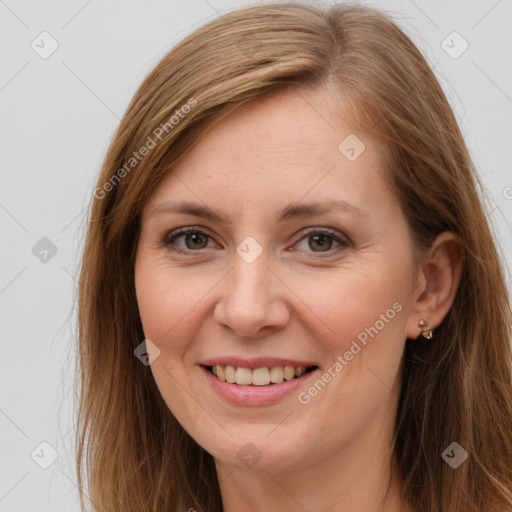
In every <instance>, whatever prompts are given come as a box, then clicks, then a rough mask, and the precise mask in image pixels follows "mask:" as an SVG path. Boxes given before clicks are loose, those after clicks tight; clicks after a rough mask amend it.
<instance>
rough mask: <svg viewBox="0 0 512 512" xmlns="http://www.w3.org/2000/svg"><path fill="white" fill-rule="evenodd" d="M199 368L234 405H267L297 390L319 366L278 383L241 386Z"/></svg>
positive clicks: (212, 384)
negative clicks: (295, 377)
mask: <svg viewBox="0 0 512 512" xmlns="http://www.w3.org/2000/svg"><path fill="white" fill-rule="evenodd" d="M201 369H202V370H203V373H204V374H205V375H206V378H207V379H208V381H209V383H210V384H211V386H212V387H213V389H214V390H215V391H216V392H217V393H218V394H219V395H221V396H222V397H223V398H225V399H227V400H229V401H231V402H233V403H235V404H236V405H269V404H273V403H276V402H279V400H282V399H283V398H285V397H286V396H288V395H290V394H292V393H293V392H294V391H297V390H298V388H299V387H301V386H302V385H304V384H305V383H306V382H308V381H309V379H310V378H311V377H312V376H313V375H316V373H317V372H318V370H319V368H316V369H315V370H313V371H311V372H308V373H305V374H304V375H302V376H301V377H299V378H298V379H293V380H289V381H283V382H281V383H279V384H269V385H268V386H254V385H251V386H249V385H248V386H241V385H239V384H231V383H230V382H224V381H222V380H220V379H219V378H217V377H215V375H213V374H212V373H210V371H209V370H207V369H206V368H205V367H204V366H201Z"/></svg>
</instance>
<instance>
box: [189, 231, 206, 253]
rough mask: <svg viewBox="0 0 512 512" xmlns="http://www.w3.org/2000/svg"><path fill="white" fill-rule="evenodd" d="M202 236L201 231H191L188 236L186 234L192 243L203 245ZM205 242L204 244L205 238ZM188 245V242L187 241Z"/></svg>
mask: <svg viewBox="0 0 512 512" xmlns="http://www.w3.org/2000/svg"><path fill="white" fill-rule="evenodd" d="M201 237H202V235H201V234H199V233H189V234H188V235H187V236H186V240H187V242H188V241H190V240H191V241H192V244H199V245H201ZM203 244H204V240H203ZM187 245H188V243H187ZM193 248H195V249H197V248H198V247H193ZM201 248H202V247H199V249H201Z"/></svg>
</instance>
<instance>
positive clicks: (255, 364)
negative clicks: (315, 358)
mask: <svg viewBox="0 0 512 512" xmlns="http://www.w3.org/2000/svg"><path fill="white" fill-rule="evenodd" d="M199 364H200V365H202V366H214V365H216V364H220V365H221V366H227V365H231V366H242V367H243V368H250V369H251V370H255V369H256V368H262V367H264V366H267V367H268V368H272V367H273V366H294V367H295V368H296V367H297V366H305V367H306V368H307V367H308V366H319V365H318V364H317V363H315V362H312V361H298V360H295V359H279V358H275V357H256V358H254V359H243V358H241V357H230V356H226V357H218V358H215V359H208V360H206V361H202V362H200V363H199Z"/></svg>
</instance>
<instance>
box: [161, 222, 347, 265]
mask: <svg viewBox="0 0 512 512" xmlns="http://www.w3.org/2000/svg"><path fill="white" fill-rule="evenodd" d="M189 233H195V234H200V235H203V236H206V237H209V238H210V239H211V238H212V237H211V235H209V234H208V233H205V232H204V231H201V230H199V229H197V228H194V227H187V228H179V229H176V230H175V231H171V232H170V233H168V234H166V235H165V236H164V237H163V238H162V239H161V245H162V246H163V247H167V248H168V249H170V250H171V251H173V252H176V253H179V254H185V255H191V254H194V255H195V254H197V253H200V252H201V251H202V250H203V249H197V250H191V249H187V250H185V249H181V248H180V247H176V246H175V245H173V244H172V242H174V241H175V240H176V239H178V238H180V237H181V236H183V235H186V234H189ZM312 235H326V236H328V237H330V238H332V239H333V240H334V241H336V242H338V243H339V244H340V247H337V248H335V249H330V250H328V251H325V252H312V253H313V254H318V255H322V254H326V256H320V257H321V258H322V257H327V256H331V255H332V254H333V253H336V252H338V250H339V249H343V248H347V247H352V242H351V241H350V240H349V239H348V238H347V237H345V236H339V234H338V232H337V231H335V230H331V229H326V228H323V229H316V230H311V231H309V232H307V233H305V234H304V236H302V238H299V240H297V242H296V243H298V242H300V241H302V240H303V239H305V238H307V237H309V236H312Z"/></svg>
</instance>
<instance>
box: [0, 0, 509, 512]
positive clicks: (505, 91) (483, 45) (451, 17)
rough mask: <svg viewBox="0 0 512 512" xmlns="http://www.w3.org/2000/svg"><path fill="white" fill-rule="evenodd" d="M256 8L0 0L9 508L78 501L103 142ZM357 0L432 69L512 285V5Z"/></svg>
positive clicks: (2, 413) (0, 301) (1, 422)
mask: <svg viewBox="0 0 512 512" xmlns="http://www.w3.org/2000/svg"><path fill="white" fill-rule="evenodd" d="M248 4H249V2H247V1H244V0H238V1H237V0H188V1H187V2H182V1H178V0H171V1H162V0H149V1H148V2H142V1H141V0H139V1H134V0H129V1H124V2H123V1H121V0H109V1H108V2H105V1H103V2H100V0H89V1H84V0H72V1H67V2H64V1H63V0H61V1H58V0H53V1H46V2H36V1H34V0H31V1H28V2H27V1H25V2H22V1H21V0H6V1H1V0H0V15H1V20H2V30H1V31H0V48H1V56H0V58H1V66H2V67H1V78H0V102H1V112H0V120H1V128H2V139H1V147H0V151H1V165H2V167H1V170H2V175H1V177H2V183H1V189H0V223H1V231H2V232H1V240H2V243H1V253H0V254H1V269H2V273H1V277H0V306H1V320H2V325H1V329H2V330H1V333H2V339H1V350H2V353H1V357H0V365H1V366H0V376H1V384H2V396H1V404H0V429H1V430H0V431H1V445H0V449H1V452H0V460H1V462H0V512H28V511H32V512H33V511H54V512H59V511H66V512H70V511H78V510H79V508H78V501H77V488H76V482H75V475H74V466H73V455H74V453H73V445H72V441H73V433H74V432H73V414H72V381H73V374H74V366H73V357H72V355H73V353H74V352H73V347H74V343H75V341H74V338H73V332H74V331H73V326H74V322H75V320H76V315H75V312H74V311H73V309H72V300H73V293H74V286H75V284H76V277H77V275H78V268H79V254H80V249H81V247H82V241H83V232H84V229H83V221H84V212H85V210H84V208H85V207H86V205H87V203H88V201H89V198H90V196H91V193H92V190H93V187H94V184H95V178H96V175H97V173H98V172H99V169H100V165H101V162H102V159H103V157H104V155H105V150H106V148H107V145H108V142H109V140H110V137H111V136H112V134H113V131H114V130H115V128H116V126H117V125H118V122H119V119H120V117H121V116H122V114H123V111H124V109H125V108H126V107H127V105H128V102H129V100H130V98H131V97H132V95H133V94H134V92H135V90H136V88H137V86H138V85H139V84H140V82H141V81H142V79H143V77H144V76H145V75H146V74H147V72H149V70H150V69H151V68H152V67H153V66H154V65H155V64H156V62H157V61H158V60H159V59H160V58H161V57H162V56H163V55H164V54H165V53H166V52H167V51H168V50H169V49H170V48H171V46H172V45H173V44H175V43H176V42H177V41H179V40H180V39H181V38H183V37H184V36H185V35H187V34H188V33H189V32H190V31H191V30H192V29H194V28H196V27H197V26H199V25H201V24H202V23H203V22H205V21H207V20H210V19H212V18H214V17H216V16H218V14H222V13H225V12H226V11H228V10H231V9H233V8H236V7H241V6H244V5H248ZM364 4H365V5H370V6H375V7H381V8H384V9H386V10H387V11H388V12H391V13H395V14H397V15H399V16H400V19H401V20H402V21H401V22H400V24H401V25H402V27H404V28H405V29H406V31H407V32H408V33H409V34H410V35H411V36H412V37H413V39H414V40H415V42H416V43H417V44H418V45H419V46H420V47H421V48H422V49H423V51H424V53H425V54H426V55H427V58H428V60H429V62H430V63H431V65H432V66H434V70H435V72H436V74H437V76H438V77H439V79H440V81H441V83H442V85H443V87H444V89H445V91H446V93H447V95H448V97H449V98H450V101H451V104H452V106H453V107H454V109H455V111H456V114H457V117H458V119H459V121H460V123H461V125H462V128H463V132H464V134H465V137H466V140H467V142H468V144H469V147H470V150H471V152H472V156H473V158H474V161H475V163H476V164H477V166H478V168H479V170H480V173H481V176H482V178H483V181H484V183H485V185H486V187H487V189H488V194H489V199H490V203H489V218H490V219H491V221H492V223H493V225H495V231H496V233H497V237H498V239H499V242H500V244H501V246H502V250H503V252H504V253H505V254H506V255H507V256H506V263H507V272H508V274H507V279H508V283H509V287H510V283H511V280H510V268H512V257H511V254H512V251H511V246H512V243H511V238H512V237H511V222H510V221H511V219H512V172H511V163H510V162H511V160H512V158H511V157H512V148H511V145H512V141H511V125H512V70H511V57H510V52H511V50H512V34H511V28H510V20H511V19H512V2H511V1H510V0H501V1H496V0H489V1H487V0H479V1H471V2H467V1H462V0H458V1H450V0H442V1H439V0H436V1H430V2H427V1H426V0H416V1H412V0H400V1H398V0H397V1H376V0H375V1H368V2H364ZM43 31H46V32H48V33H49V34H51V37H52V38H54V39H55V40H56V41H57V43H58V48H57V50H56V51H55V52H54V53H53V54H52V55H50V56H49V57H48V58H46V59H43V58H42V57H41V56H40V55H39V54H38V53H37V52H36V51H35V50H34V49H33V48H32V47H31V44H32V42H33V41H35V42H34V45H39V47H38V51H39V52H43V51H48V50H49V49H50V48H51V46H50V43H51V41H50V39H48V36H39V35H40V34H41V32H43ZM454 31H456V32H458V33H459V34H460V35H461V36H462V38H464V40H466V41H467V43H468V44H469V47H468V49H467V50H466V51H465V52H464V53H463V54H462V55H460V56H459V57H458V58H453V57H454V56H455V54H456V53H458V52H459V51H460V50H461V49H462V46H461V44H463V41H462V40H461V39H458V36H455V38H454V36H450V34H452V32H454ZM448 36H450V37H449V38H448V39H446V38H447V37H448ZM42 38H46V39H44V40H43V42H41V39H42ZM443 41H446V42H445V43H443ZM452 41H453V42H452ZM43 45H44V48H43ZM443 45H444V48H446V49H447V50H448V51H449V52H451V53H452V55H449V54H448V53H447V52H446V51H445V49H443ZM446 45H449V46H452V47H453V48H452V49H449V48H447V47H446ZM43 237H47V238H48V239H50V240H51V242H52V243H53V244H55V246H56V248H57V252H56V254H55V255H53V256H52V255H51V252H50V253H48V255H47V256H46V258H47V261H46V262H43V261H41V260H40V259H39V258H38V257H36V255H35V254H34V252H33V250H32V249H33V247H34V246H35V245H36V244H37V243H38V242H39V241H40V239H41V238H43ZM40 243H44V242H40ZM38 247H39V246H36V249H37V248H38ZM38 250H42V249H41V248H39V249H38ZM38 250H35V252H36V253H37V252H38ZM39 257H40V258H43V257H44V253H41V254H39ZM42 442H46V443H49V444H50V445H52V446H53V448H54V449H55V450H56V451H57V453H58V458H57V459H56V460H55V462H53V464H51V465H50V466H49V467H48V468H47V469H43V468H42V467H40V464H44V463H47V464H48V463H50V462H51V461H52V458H51V456H52V453H51V449H49V448H48V446H47V445H42V446H40V443H42ZM34 450H35V452H34ZM31 454H33V458H32V456H31ZM36 461H37V462H36ZM38 463H39V464H38Z"/></svg>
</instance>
